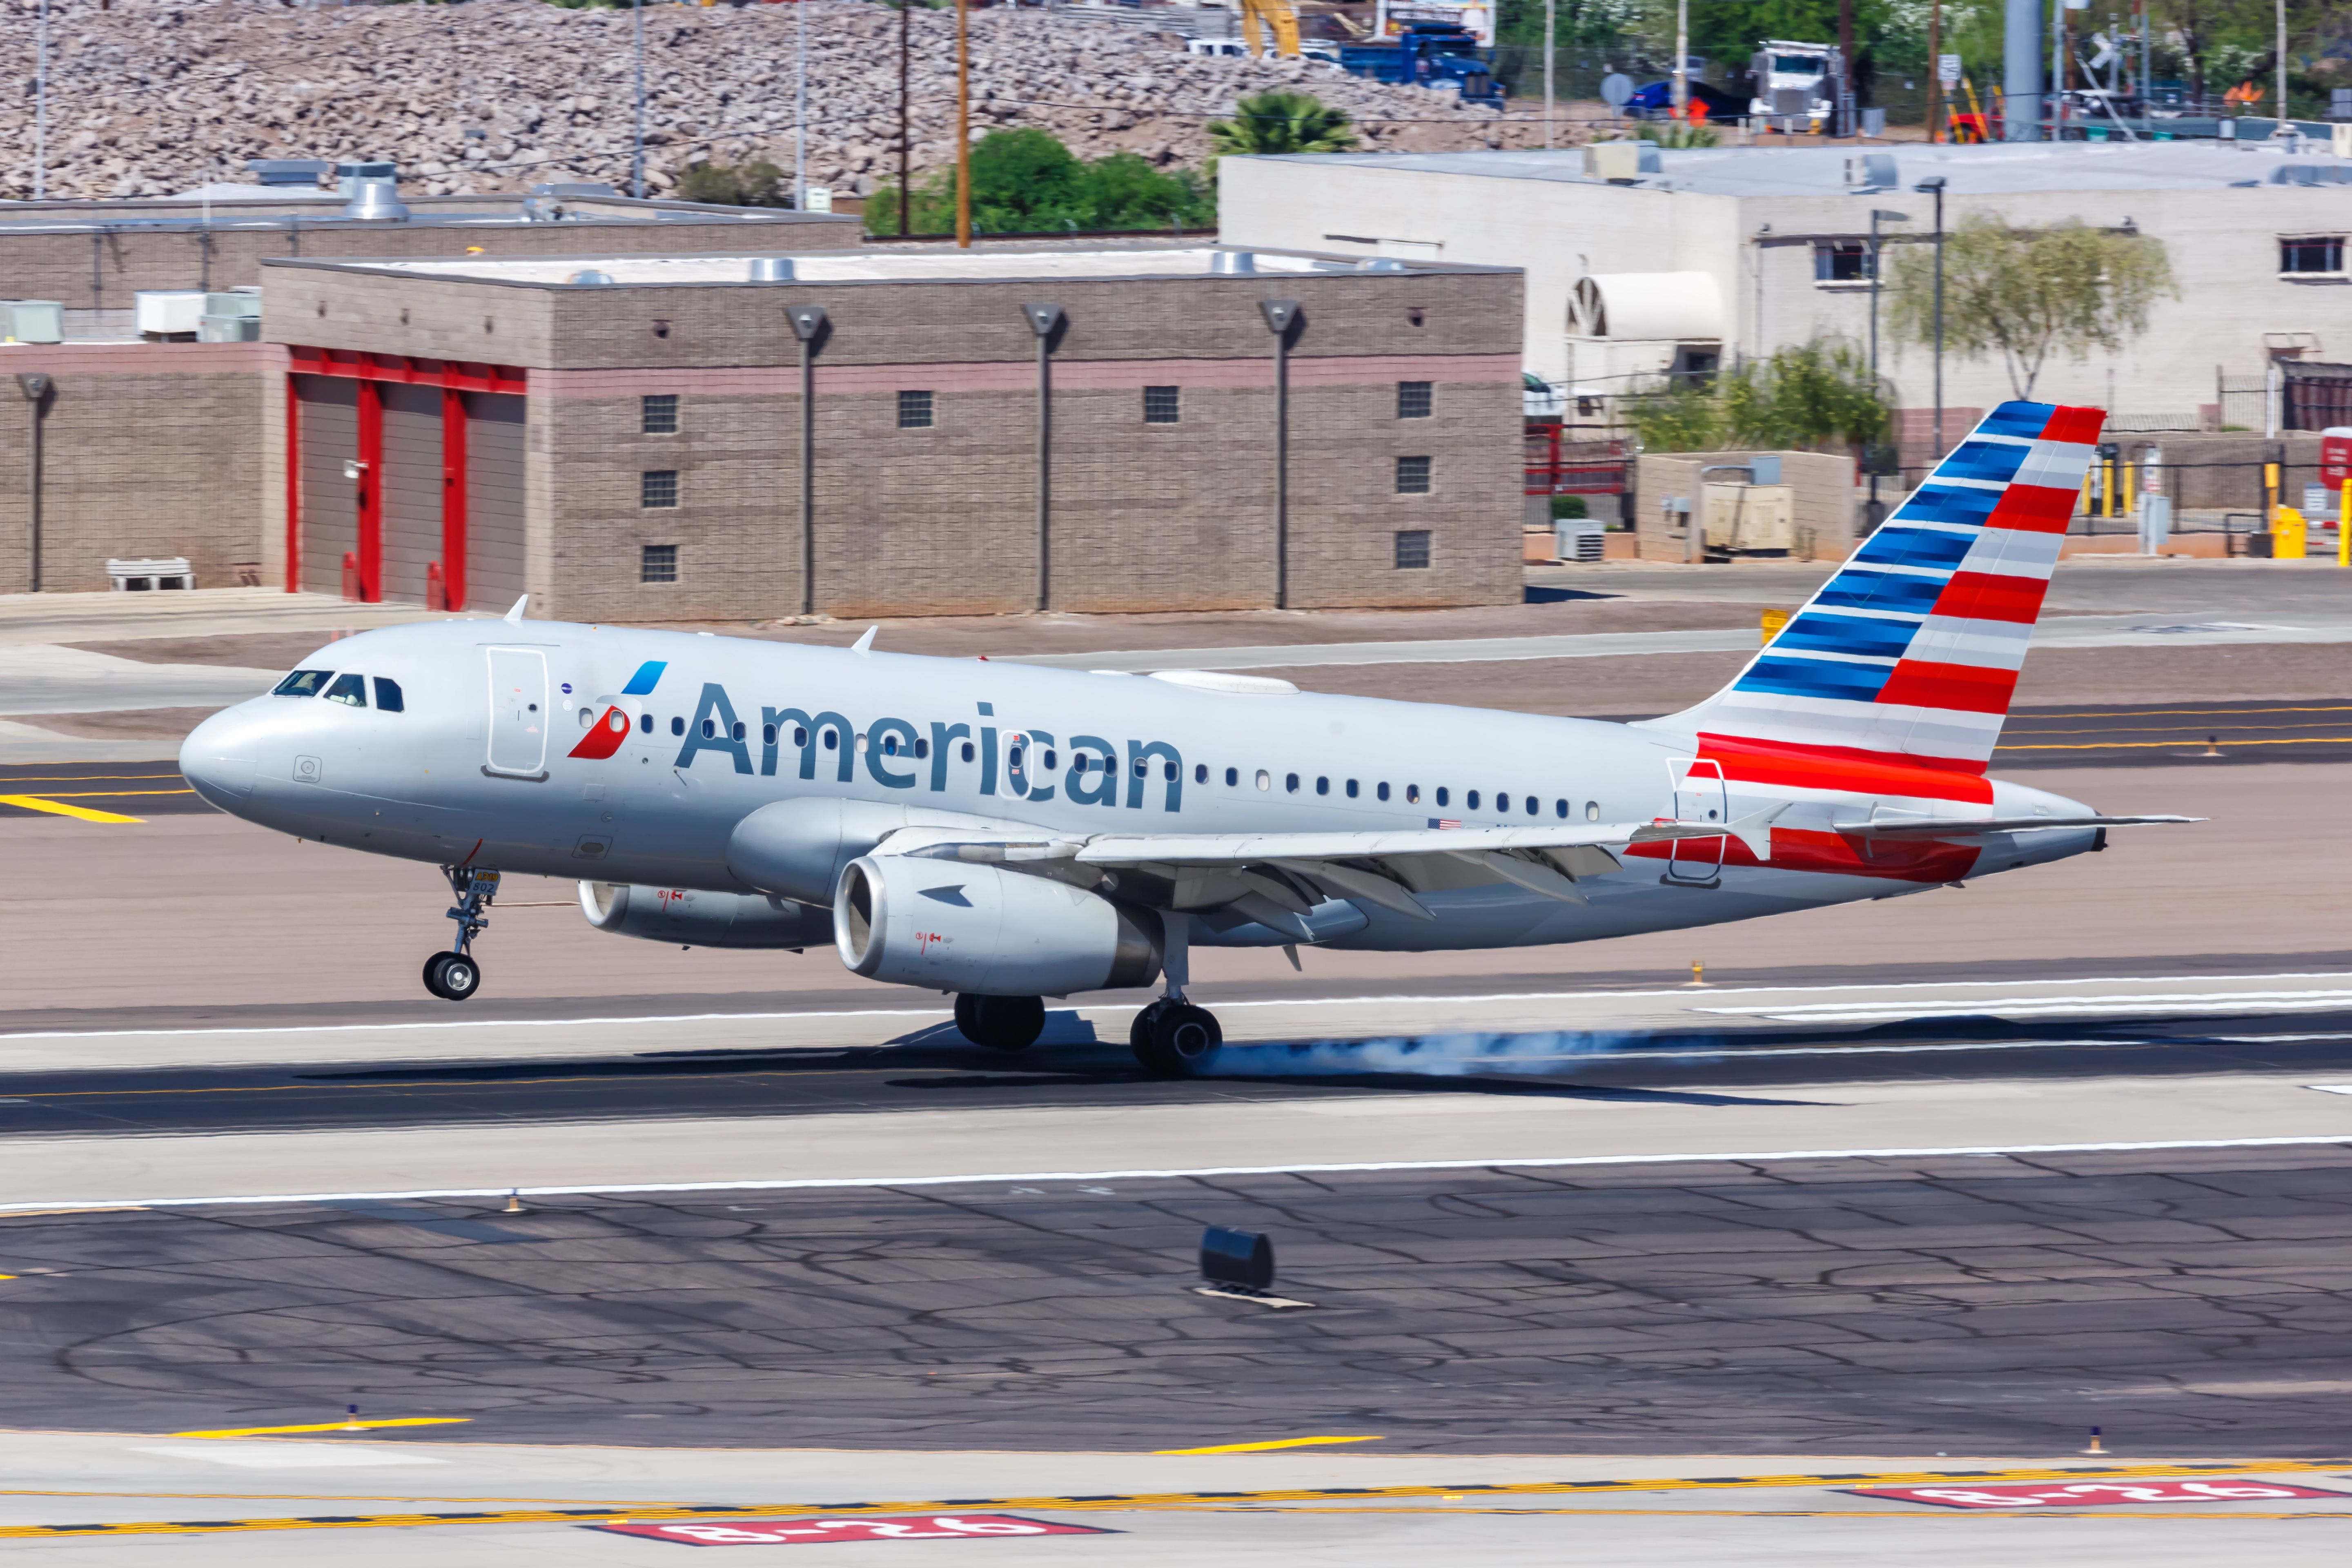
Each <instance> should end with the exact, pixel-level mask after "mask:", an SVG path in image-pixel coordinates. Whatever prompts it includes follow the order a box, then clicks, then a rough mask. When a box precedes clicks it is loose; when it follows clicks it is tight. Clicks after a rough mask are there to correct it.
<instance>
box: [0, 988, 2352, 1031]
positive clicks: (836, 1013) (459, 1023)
mask: <svg viewBox="0 0 2352 1568" xmlns="http://www.w3.org/2000/svg"><path fill="white" fill-rule="evenodd" d="M2240 978H2241V979H2242V980H2243V981H2245V982H2246V983H2248V984H2255V983H2262V982H2269V983H2276V982H2279V981H2288V980H2333V981H2345V980H2352V975H2347V974H2346V973H2343V972H2342V971H2340V970H2331V971H2326V972H2323V973H2289V974H2248V975H2242V976H2240ZM2213 979H2214V977H2213V976H2210V975H2195V976H2187V975H2110V976H2101V977H2096V978H2089V979H2082V980H2050V981H2040V982H2036V981H2019V980H1947V981H1915V982H1906V983H1904V984H1892V985H1725V986H1718V987H1711V988H1710V989H1711V991H1712V993H1713V994H1714V995H1715V996H1717V997H1732V996H1775V995H1780V996H1785V995H1790V994H1806V993H1809V992H1810V993H1818V992H1822V991H1850V992H1874V993H1877V992H1904V991H1965V990H1968V989H1969V988H1971V987H1983V988H1986V989H1995V988H1999V989H2003V990H2009V989H2013V988H2015V987H2017V986H2019V985H2030V984H2047V985H2164V984H2179V983H2183V982H2187V981H2190V980H2195V981H2200V982H2203V983H2205V984H2212V982H2213ZM2278 994H2284V995H2307V994H2310V993H2308V992H2285V993H2278ZM2328 994H2330V995H2336V994H2344V995H2352V992H2347V993H2336V992H2330V993H2328ZM1654 999H1664V1000H1676V1001H1685V1002H1687V1001H1688V1000H1689V999H1690V991H1689V989H1688V987H1686V986H1675V987H1673V988H1671V989H1666V990H1657V991H1503V992H1494V993H1487V994H1477V995H1468V996H1416V995H1389V994H1381V995H1367V996H1276V997H1262V998H1258V999H1255V1000H1251V1001H1245V1002H1218V1003H1216V1004H1215V1007H1216V1009H1217V1011H1219V1012H1239V1011H1242V1010H1244V1009H1245V1008H1254V1007H1255V1008H1273V1007H1398V1006H1429V1005H1446V1006H1479V1005H1489V1004H1493V1003H1501V1002H1595V1001H1620V1002H1640V1001H1649V1000H1654ZM1797 1005H1809V1004H1790V1006H1797ZM1822 1005H1832V1004H1822ZM1843 1005H1857V1006H1858V1005H1864V1004H1861V1003H1853V1004H1843ZM1127 1010H1128V1009H1127V1008H1126V1007H1125V1006H1123V1005H1121V1006H1092V1005H1088V1006H1081V1007H1079V1008H1078V1009H1077V1011H1078V1012H1080V1013H1090V1012H1124V1011H1127ZM1722 1010H1723V1011H1737V1010H1738V1009H1722ZM1748 1011H1758V1012H1760V1011H1763V1010H1762V1009H1748ZM946 1016H948V1009H946V1008H940V1007H858V1008H834V1009H824V1010H819V1011H816V1012H808V1013H775V1012H766V1013H665V1014H648V1015H646V1016H640V1017H601V1016H600V1017H593V1018H444V1019H434V1020H431V1021H424V1020H419V1021H415V1022H404V1023H383V1024H270V1025H261V1026H237V1025H216V1026H205V1027H197V1028H181V1029H37V1030H26V1031H25V1032H23V1033H21V1034H6V1035H0V1043H5V1042H6V1041H10V1040H115V1039H157V1038H173V1039H176V1038H180V1037H187V1036H198V1035H253V1036H262V1035H353V1034H367V1033H371V1032H382V1033H386V1034H406V1033H414V1032H417V1031H425V1030H437V1029H581V1028H593V1027H613V1026H624V1027H625V1026H631V1025H643V1024H661V1025H673V1024H730V1023H733V1024H766V1023H776V1022H790V1021H792V1020H794V1019H820V1018H944V1017H946ZM1535 1032H1537V1031H1534V1030H1530V1031H1528V1033H1535ZM777 1048H778V1049H779V1050H793V1049H802V1048H808V1049H815V1048H819V1047H777ZM822 1048H824V1049H828V1050H833V1049H838V1048H839V1047H822Z"/></svg>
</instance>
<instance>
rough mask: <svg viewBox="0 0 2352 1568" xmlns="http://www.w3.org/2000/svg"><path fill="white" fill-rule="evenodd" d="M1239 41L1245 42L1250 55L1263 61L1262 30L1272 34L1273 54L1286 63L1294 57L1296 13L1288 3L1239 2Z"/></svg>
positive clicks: (1274, 0) (1285, 0)
mask: <svg viewBox="0 0 2352 1568" xmlns="http://www.w3.org/2000/svg"><path fill="white" fill-rule="evenodd" d="M1241 7H1242V37H1245V38H1247V39H1248V40H1249V48H1250V53H1251V54H1253V55H1256V56H1258V57H1260V58H1264V56H1265V30H1266V29H1267V28H1269V27H1270V28H1272V29H1273V31H1274V52H1275V53H1276V54H1277V55H1280V56H1282V57H1283V58H1286V59H1295V58H1297V55H1298V13H1297V11H1296V10H1293V9H1292V8H1291V4H1290V0H1241Z"/></svg>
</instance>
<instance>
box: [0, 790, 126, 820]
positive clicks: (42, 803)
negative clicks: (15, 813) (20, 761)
mask: <svg viewBox="0 0 2352 1568" xmlns="http://www.w3.org/2000/svg"><path fill="white" fill-rule="evenodd" d="M0 805H15V806H22V807H23V808H24V809H25V810H26V811H46V812H48V813H50V814H52V815H53V816H72V817H79V819H80V820H82V821H84V822H144V821H146V820H147V819H146V818H145V817H143V816H122V815H121V813H120V812H112V811H93V810H92V809H91V808H89V806H86V805H66V804H65V803H64V802H63V801H58V800H45V799H43V798H42V797H41V796H39V795H0Z"/></svg>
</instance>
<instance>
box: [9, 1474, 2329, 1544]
mask: <svg viewBox="0 0 2352 1568" xmlns="http://www.w3.org/2000/svg"><path fill="white" fill-rule="evenodd" d="M2347 1466H2352V1461H2347V1460H2344V1459H2334V1460H2321V1459H2256V1460H2250V1461H2240V1462H2238V1463H2234V1464H2194V1465H2135V1466H2131V1467H2129V1468H2121V1467H2118V1468H2102V1467H2095V1466H2087V1465H2084V1466H2069V1467H2065V1468H2039V1467H2031V1468H2028V1467H2020V1468H2010V1469H1995V1470H1906V1471H1901V1472H1895V1473H1889V1474H1883V1475H1868V1474H1859V1475H1857V1474H1837V1475H1828V1474H1804V1475H1780V1476H1706V1477H1701V1478H1697V1479H1689V1478H1683V1477H1669V1478H1663V1479H1624V1480H1591V1481H1507V1482H1475V1483H1472V1484H1469V1485H1454V1486H1390V1487H1318V1488H1281V1489H1265V1490H1257V1491H1214V1492H1138V1493H1131V1494H1113V1495H1100V1494H1097V1495H1093V1496H1084V1497H999V1498H950V1499H947V1500H925V1501H920V1502H908V1501H890V1502H864V1501H860V1502H836V1503H769V1504H765V1505H761V1506H750V1505H745V1504H730V1503H711V1504H701V1505H697V1504H690V1503H635V1504H625V1505H624V1504H612V1505H608V1506H605V1507H601V1508H599V1507H593V1506H582V1507H573V1508H562V1509H544V1508H541V1509H499V1510H480V1511H473V1512H464V1513H457V1512H449V1513H443V1512H404V1513H376V1514H358V1515H353V1514H330V1515H325V1516H309V1517H300V1518H286V1519H245V1520H200V1521H164V1520H156V1521H139V1522H135V1523H124V1524H12V1525H0V1540H19V1541H23V1540H58V1539H65V1538H71V1537H89V1536H111V1535H238V1534H255V1533H259V1532H264V1531H289V1530H387V1529H410V1528H415V1527H416V1526H420V1525H436V1524H464V1525H484V1524H605V1523H615V1524H617V1523H631V1524H650V1523H659V1522H667V1521H684V1520H730V1519H780V1518H782V1519H789V1518H806V1517H809V1516H811V1515H828V1514H831V1515H868V1516H870V1515H875V1514H884V1515H890V1514H950V1515H952V1514H955V1513H956V1512H957V1511H958V1510H974V1509H986V1510H997V1509H1019V1510H1045V1511H1047V1512H1053V1513H1147V1512H1192V1511H1201V1510H1217V1511H1224V1510H1235V1511H1241V1512H1252V1511H1261V1510H1263V1509H1264V1505H1266V1504H1269V1503H1305V1504H1309V1505H1319V1507H1320V1508H1328V1510H1330V1511H1333V1512H1339V1511H1346V1512H1387V1511H1399V1512H1402V1511H1406V1510H1402V1509H1399V1510H1388V1509H1383V1508H1380V1507H1377V1506H1368V1505H1377V1504H1380V1503H1381V1502H1384V1501H1394V1502H1400V1503H1407V1504H1410V1503H1413V1502H1435V1501H1440V1500H1444V1501H1452V1500H1456V1499H1458V1500H1461V1501H1463V1502H1465V1503H1470V1504H1474V1505H1475V1504H1477V1503H1486V1502H1488V1501H1489V1500H1495V1499H1501V1498H1518V1497H1546V1496H1559V1495H1560V1494H1562V1493H1580V1494H1589V1495H1601V1496H1606V1495H1608V1494H1611V1493H1623V1492H1678V1491H1695V1492H1710V1491H1739V1490H1750V1491H1752V1490H1783V1489H1789V1488H1792V1487H1839V1488H1851V1487H1854V1486H1857V1485H1859V1486H1935V1485H1937V1484H1939V1483H1949V1482H1959V1483H1962V1484H1969V1483H1983V1482H2000V1481H2043V1480H2054V1481H2072V1480H2079V1479H2084V1478H2085V1477H2104V1476H2115V1475H2122V1476H2132V1477H2202V1476H2218V1475H2246V1474H2249V1473H2251V1474H2254V1475H2306V1474H2310V1473H2312V1472H2315V1471H2320V1470H2329V1471H2335V1470H2342V1469H2345V1468H2347ZM123 1495H126V1496H127V1495H130V1494H123ZM1318 1510H1319V1508H1318V1507H1310V1508H1308V1509H1306V1510H1300V1511H1302V1512H1307V1513H1312V1512H1315V1511H1318ZM1414 1511H1419V1510H1414ZM1429 1511H1434V1512H1444V1513H1454V1512H1460V1513H1496V1512H1522V1511H1524V1512H1529V1513H1544V1514H1570V1513H1585V1512H1591V1513H1615V1512H1625V1513H1643V1514H1653V1513H1654V1514H1660V1515H1664V1514H1679V1513H1683V1512H1686V1511H1687V1512H1689V1513H1692V1514H1694V1515H1696V1516H1699V1517H1706V1515H1707V1514H1708V1513H1709V1512H1710V1511H1714V1512H1717V1513H1718V1515H1719V1516H1721V1517H1741V1518H1747V1517H1757V1516H1758V1514H1757V1510H1745V1509H1741V1510H1681V1509H1642V1510H1604V1509H1590V1510H1588V1509H1528V1510H1517V1509H1496V1508H1492V1507H1485V1508H1481V1507H1476V1506H1471V1507H1464V1508H1441V1509H1434V1510H1429ZM1770 1513H1786V1514H1787V1516H1788V1517H1792V1518H1815V1517H1828V1518H1847V1519H1950V1518H1955V1517H1962V1518H1965V1517H1990V1518H1995V1519H2000V1518H2014V1517H2018V1516H2017V1515H2015V1514H2004V1513H1992V1514H1989V1515H1952V1514H1947V1513H1940V1512H1939V1513H1897V1512H1894V1511H1892V1510H1889V1511H1886V1512H1877V1511H1872V1512H1866V1513H1865V1512H1861V1511H1857V1510H1839V1511H1835V1512H1832V1511H1831V1510H1819V1511H1818V1512H1817V1511H1815V1510H1769V1512H1768V1515H1767V1516H1769V1514H1770ZM2028 1517H2037V1518H2043V1519H2048V1518H2053V1517H2059V1518H2063V1517H2070V1516H2066V1515H2051V1514H2038V1515H2032V1516H2028ZM2081 1517H2085V1518H2107V1519H2124V1518H2132V1517H2150V1518H2164V1519H2196V1518H2217V1519H2264V1518H2282V1519H2352V1513H2333V1514H2325V1513H2292V1514H2253V1513H2226V1514H2211V1515H2202V1514H2190V1513H2174V1512H2169V1511H2168V1512H2165V1513H2161V1514H2153V1515H2147V1516H2134V1515H2129V1514H2122V1513H2117V1512H2114V1511H2104V1512H2102V1513H2098V1514H2087V1515H2084V1516H2081Z"/></svg>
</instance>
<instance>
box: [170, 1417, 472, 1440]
mask: <svg viewBox="0 0 2352 1568" xmlns="http://www.w3.org/2000/svg"><path fill="white" fill-rule="evenodd" d="M472 1419H473V1417H472V1416H470V1415H395V1416H393V1417H391V1418H389V1419H387V1420H383V1421H322V1422H320V1423H319V1424H318V1425H316V1426H236V1427H230V1428H226V1429H224V1430H222V1431H218V1432H174V1433H173V1434H172V1436H174V1437H275V1436H279V1435H281V1434H287V1433H294V1432H364V1431H367V1430H369V1429H371V1428H373V1427H377V1426H462V1425H464V1424H465V1423H466V1422H468V1421H471V1420H472Z"/></svg>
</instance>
